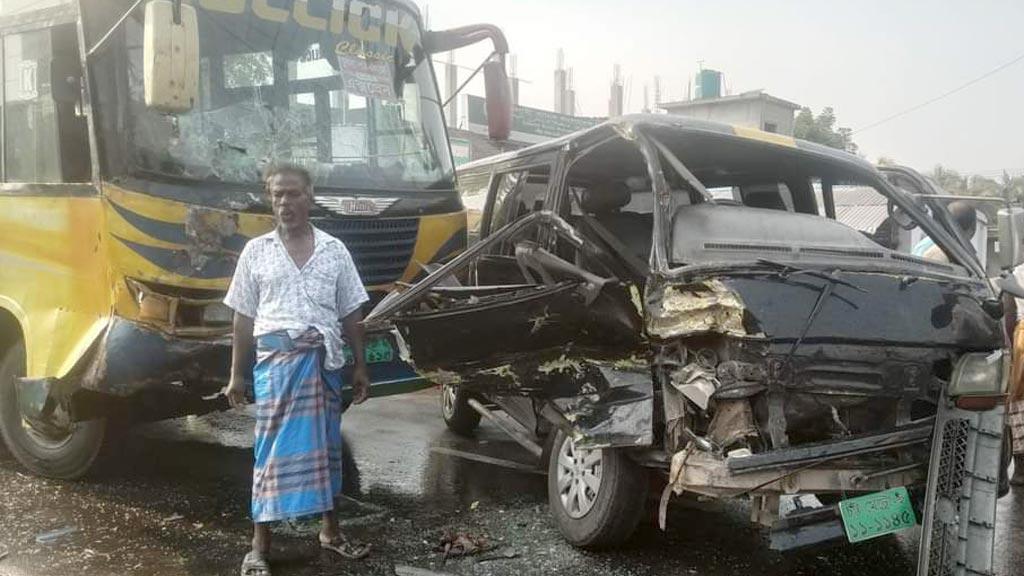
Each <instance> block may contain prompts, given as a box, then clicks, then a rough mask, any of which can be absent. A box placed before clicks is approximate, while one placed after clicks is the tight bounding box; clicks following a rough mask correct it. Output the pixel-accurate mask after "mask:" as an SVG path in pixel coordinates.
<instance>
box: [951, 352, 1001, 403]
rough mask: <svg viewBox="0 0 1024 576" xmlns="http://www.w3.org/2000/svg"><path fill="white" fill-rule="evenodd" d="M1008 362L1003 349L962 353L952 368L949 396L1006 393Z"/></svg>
mask: <svg viewBox="0 0 1024 576" xmlns="http://www.w3.org/2000/svg"><path fill="white" fill-rule="evenodd" d="M1009 372H1010V363H1009V362H1008V361H1007V358H1006V353H1005V352H1004V351H1003V350H996V351H995V352H990V353H971V354H964V355H963V356H961V357H960V361H959V362H957V364H956V368H955V369H954V370H953V380H952V381H951V382H950V383H949V395H950V396H992V395H1000V394H1005V393H1006V384H1007V381H1008V380H1009Z"/></svg>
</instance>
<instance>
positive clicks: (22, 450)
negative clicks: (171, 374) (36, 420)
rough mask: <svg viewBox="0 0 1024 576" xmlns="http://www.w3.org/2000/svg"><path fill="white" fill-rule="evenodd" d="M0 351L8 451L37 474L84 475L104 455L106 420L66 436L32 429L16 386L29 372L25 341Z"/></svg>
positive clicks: (0, 412)
mask: <svg viewBox="0 0 1024 576" xmlns="http://www.w3.org/2000/svg"><path fill="white" fill-rule="evenodd" d="M0 353H2V357H0V436H2V437H3V440H4V443H6V444H7V448H8V450H10V452H11V454H12V455H13V456H14V457H15V458H16V459H17V460H18V462H20V463H21V464H22V466H24V467H25V468H27V469H28V470H29V471H31V472H33V473H34V474H38V475H40V476H46V477H49V478H58V479H64V480H70V479H75V478H80V477H82V476H84V475H85V474H86V473H87V472H89V470H90V469H91V468H92V466H93V464H94V463H95V462H96V459H97V457H98V456H99V455H100V451H101V449H102V447H103V441H104V437H105V435H106V428H107V425H106V420H104V419H99V420H91V421H88V422H78V423H75V424H73V425H72V427H73V429H72V431H71V432H70V433H69V434H68V435H67V436H66V437H63V438H51V437H46V436H44V435H43V434H42V433H41V432H37V431H34V430H31V429H29V428H28V427H27V426H26V425H25V424H24V423H23V420H22V417H21V411H20V408H19V407H18V396H17V388H16V379H17V378H19V377H21V376H24V375H25V362H26V361H25V343H24V342H23V341H22V340H18V341H16V342H14V343H13V344H12V345H11V346H10V347H8V348H7V350H5V351H0Z"/></svg>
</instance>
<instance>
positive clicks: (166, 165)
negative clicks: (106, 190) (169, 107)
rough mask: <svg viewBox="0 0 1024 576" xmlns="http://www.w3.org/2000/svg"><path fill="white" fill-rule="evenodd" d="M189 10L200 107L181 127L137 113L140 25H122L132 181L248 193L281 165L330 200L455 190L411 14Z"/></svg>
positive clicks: (238, 5)
mask: <svg viewBox="0 0 1024 576" xmlns="http://www.w3.org/2000/svg"><path fill="white" fill-rule="evenodd" d="M195 5H196V11H197V15H198V19H199V22H198V23H199V38H200V70H199V99H198V101H197V102H195V104H194V106H193V107H192V109H191V110H190V111H188V112H186V113H181V114H167V113H162V112H158V111H156V110H152V109H149V108H147V107H146V106H145V103H144V97H143V59H142V40H143V37H142V23H141V20H139V19H136V20H130V21H129V23H128V25H127V29H126V31H125V34H126V48H127V53H128V57H127V59H128V82H127V84H128V92H129V97H128V100H129V110H130V112H129V116H130V135H129V138H130V140H131V146H130V150H129V156H131V157H133V160H132V164H133V166H134V168H135V169H136V170H139V171H142V172H152V173H157V174H161V175H168V176H174V177H184V178H189V179H197V180H204V181H221V182H235V183H253V182H259V178H260V176H259V175H260V171H261V169H262V168H263V167H264V166H265V165H266V163H268V162H270V161H290V162H295V163H299V164H302V165H304V166H306V167H307V168H308V169H309V170H310V172H311V173H312V175H313V178H314V184H315V185H317V186H322V187H328V188H330V187H336V188H365V189H411V190H417V189H419V190H429V189H449V190H450V189H452V188H453V183H454V175H453V163H452V159H451V153H450V151H449V149H448V145H447V139H446V135H445V128H444V121H443V115H442V110H441V103H440V101H439V99H438V93H437V84H436V82H435V80H434V77H433V70H432V69H431V66H430V61H429V57H428V56H427V55H426V54H425V52H424V51H423V48H422V45H421V33H420V27H419V23H418V21H417V19H416V18H415V16H414V15H413V14H412V13H411V12H409V11H408V10H407V9H405V8H403V7H401V6H399V5H392V4H386V3H382V4H372V3H370V2H361V1H359V0H353V1H351V2H346V3H338V2H331V1H330V0H309V1H308V2H304V1H302V0H295V1H294V2H285V3H275V5H271V4H269V3H267V2H265V1H262V0H253V1H252V2H251V3H250V2H242V1H238V0H233V1H230V2H228V1H225V0H200V1H198V2H196V3H195ZM335 5H339V6H338V7H335Z"/></svg>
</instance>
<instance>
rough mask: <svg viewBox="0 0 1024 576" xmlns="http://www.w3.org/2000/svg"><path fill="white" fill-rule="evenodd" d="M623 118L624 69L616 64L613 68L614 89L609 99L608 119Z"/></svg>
mask: <svg viewBox="0 0 1024 576" xmlns="http://www.w3.org/2000/svg"><path fill="white" fill-rule="evenodd" d="M617 116H622V69H621V68H620V67H619V65H618V64H616V65H615V66H614V67H613V68H612V89H611V95H610V96H609V98H608V117H609V118H615V117H617Z"/></svg>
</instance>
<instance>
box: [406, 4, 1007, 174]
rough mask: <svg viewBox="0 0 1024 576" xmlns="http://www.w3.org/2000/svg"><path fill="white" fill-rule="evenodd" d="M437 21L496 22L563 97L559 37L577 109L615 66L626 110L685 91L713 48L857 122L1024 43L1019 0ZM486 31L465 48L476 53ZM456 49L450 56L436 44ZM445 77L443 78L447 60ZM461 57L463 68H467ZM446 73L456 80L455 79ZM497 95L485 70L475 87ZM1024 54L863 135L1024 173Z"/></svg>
mask: <svg viewBox="0 0 1024 576" xmlns="http://www.w3.org/2000/svg"><path fill="white" fill-rule="evenodd" d="M418 2H419V4H420V7H421V8H422V9H423V10H424V11H425V13H427V14H428V18H429V26H430V28H432V29H435V30H440V29H444V28H450V27H455V26H461V25H465V24H472V23H479V22H486V23H491V24H496V25H498V26H499V27H500V28H502V30H503V31H504V32H505V35H506V36H507V38H508V41H509V45H510V50H511V53H512V54H515V56H516V60H517V69H518V76H519V77H520V78H522V79H523V81H524V82H523V83H521V84H520V104H522V105H525V106H533V107H537V108H543V109H547V110H550V109H552V108H553V100H554V82H553V75H554V68H555V62H556V55H557V51H558V49H559V48H561V49H562V50H564V53H565V62H566V65H567V67H571V68H572V69H573V79H574V84H575V88H576V92H577V98H576V100H577V114H578V115H587V116H605V115H607V113H608V95H609V87H610V83H611V78H612V70H613V66H614V65H615V64H616V63H617V64H619V65H620V66H621V68H622V77H623V79H624V81H625V83H626V87H627V93H626V96H625V98H624V100H625V108H626V111H627V112H637V111H640V110H641V109H642V108H643V91H644V85H645V84H646V85H647V86H648V87H649V91H650V92H649V93H650V99H651V101H652V104H653V99H654V89H653V86H654V77H655V76H656V75H657V76H660V77H661V85H662V101H672V100H681V99H684V98H685V96H686V91H687V83H688V81H690V80H691V79H692V78H693V75H694V73H695V72H696V71H697V70H698V67H699V62H700V61H703V66H704V67H706V68H714V69H716V70H721V71H722V72H724V74H725V85H726V89H727V90H728V91H729V92H730V93H732V94H738V93H740V92H745V91H747V90H756V89H764V90H765V91H766V92H768V93H769V94H772V95H774V96H778V97H780V98H784V99H786V100H791V101H793V102H796V103H798V104H801V105H804V106H808V107H810V108H811V109H812V110H814V111H815V112H818V111H820V110H821V109H822V108H823V107H826V106H831V107H832V108H833V109H834V110H835V113H836V116H837V117H838V124H839V125H840V126H845V127H849V128H851V129H853V130H855V131H857V130H858V129H859V128H862V127H866V126H869V125H871V124H873V123H875V122H878V121H880V120H883V119H885V118H887V117H889V116H891V115H893V114H897V113H899V112H901V111H904V110H906V109H909V108H912V107H915V106H918V105H920V104H922V103H924V102H927V101H929V100H931V99H933V98H936V97H938V96H941V95H943V94H944V93H946V92H949V91H950V90H953V89H955V88H957V87H959V86H961V85H963V84H964V83H966V82H969V81H971V80H973V79H975V78H977V77H979V76H982V75H984V74H986V73H988V72H990V71H992V70H993V69H995V68H997V67H999V66H1000V65H1003V64H1006V63H1007V62H1010V61H1012V60H1014V59H1016V58H1021V57H1022V56H1024V32H1022V30H1024V2H1022V1H1020V0H1006V1H999V0H973V1H969V0H960V1H955V2H953V1H946V0H930V1H923V0H921V1H915V2H911V1H906V0H904V1H900V0H889V1H885V2H883V1H874V0H862V1H859V2H853V1H845V0H827V1H821V0H819V1H803V0H774V1H768V0H762V1H732V0H717V1H712V0H704V1H691V0H628V1H627V0H588V1H585V0H429V1H427V0H418ZM488 52H489V49H488V48H485V47H483V46H474V47H469V48H464V49H462V50H460V51H458V52H457V53H456V55H455V58H456V62H457V64H458V65H459V66H463V67H466V68H470V69H471V68H474V67H476V65H478V64H479V62H480V61H481V60H482V59H483V57H484V56H486V54H487V53H488ZM437 58H438V59H440V60H441V61H445V60H446V58H447V57H446V56H445V55H439V56H438V57H437ZM438 74H439V75H441V77H440V78H439V82H443V72H442V71H441V67H440V66H439V67H438ZM468 74H469V71H468V70H461V71H460V75H462V76H461V78H460V80H461V79H464V78H465V77H466V76H468ZM442 85H443V84H442ZM468 90H469V91H470V92H471V93H475V94H480V95H482V94H483V86H482V82H478V81H474V82H472V83H471V84H470V86H469V87H468ZM1022 139H1024V58H1021V60H1019V61H1018V62H1016V63H1015V64H1013V65H1011V66H1008V67H1006V68H1004V69H1002V70H1000V71H999V72H996V73H994V74H992V75H991V76H989V77H987V78H984V79H982V80H979V81H978V82H976V83H974V84H972V85H970V86H968V87H966V88H964V89H963V90H961V91H959V92H956V93H955V94H952V95H950V96H948V97H945V98H943V99H941V100H939V101H936V102H934V103H931V104H928V105H926V106H923V107H922V108H920V109H918V110H916V111H913V112H910V113H908V114H905V115H903V116H900V117H898V118H896V119H893V120H889V121H886V122H884V123H882V124H880V125H877V126H874V127H870V128H867V129H865V130H864V131H857V132H855V134H854V141H855V142H856V143H857V144H858V146H860V150H861V153H862V154H863V155H864V156H865V157H866V158H868V159H869V160H872V161H876V160H877V159H878V158H879V157H882V156H885V157H888V158H891V159H893V160H895V161H897V162H899V163H901V164H906V165H909V166H912V167H914V168H917V169H919V170H922V171H924V170H931V169H932V168H933V167H934V166H936V165H937V164H941V165H943V166H945V167H948V168H953V169H956V170H959V171H962V172H968V173H974V174H982V175H985V176H989V177H997V176H998V175H999V174H1001V172H1002V170H1004V169H1005V170H1008V171H1009V172H1010V173H1012V174H1015V175H1019V174H1024V142H1022Z"/></svg>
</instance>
